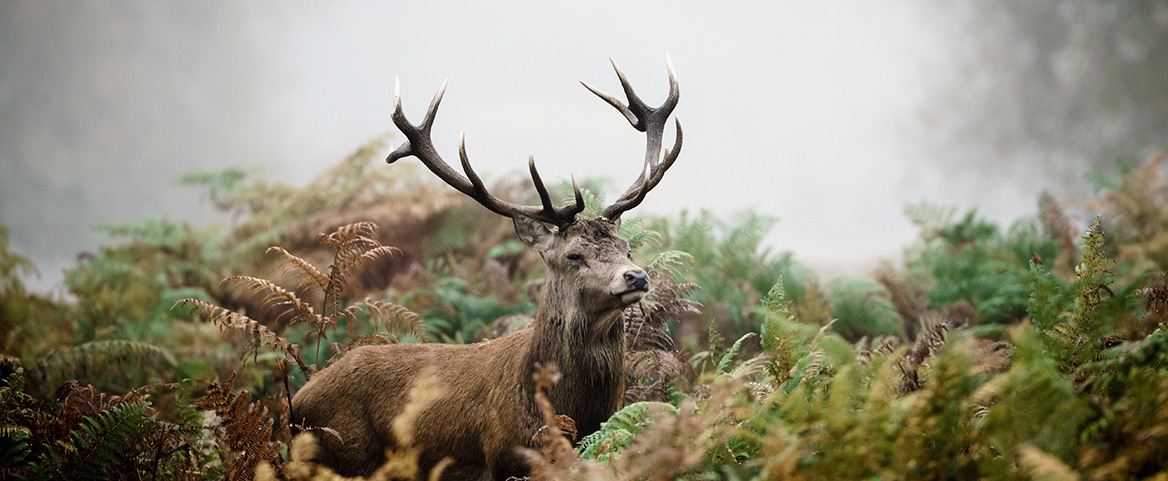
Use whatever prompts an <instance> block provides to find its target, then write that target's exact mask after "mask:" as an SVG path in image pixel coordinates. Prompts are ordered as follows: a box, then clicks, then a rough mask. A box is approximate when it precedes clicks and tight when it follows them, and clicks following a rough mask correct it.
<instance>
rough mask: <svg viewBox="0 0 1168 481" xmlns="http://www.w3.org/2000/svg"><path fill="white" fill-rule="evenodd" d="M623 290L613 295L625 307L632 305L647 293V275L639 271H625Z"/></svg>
mask: <svg viewBox="0 0 1168 481" xmlns="http://www.w3.org/2000/svg"><path fill="white" fill-rule="evenodd" d="M622 277H623V278H624V286H623V290H621V291H619V292H617V293H615V295H617V296H619V297H620V298H621V302H624V303H625V305H628V304H632V303H634V302H637V301H639V300H641V298H643V297H645V294H648V293H649V274H647V273H645V271H643V270H641V269H633V270H630V271H625V273H624V274H623V275H622Z"/></svg>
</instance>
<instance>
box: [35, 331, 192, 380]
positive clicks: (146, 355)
mask: <svg viewBox="0 0 1168 481" xmlns="http://www.w3.org/2000/svg"><path fill="white" fill-rule="evenodd" d="M126 359H137V360H140V361H146V360H149V359H155V360H161V361H163V362H164V364H165V365H166V366H173V365H175V359H174V355H173V354H171V353H170V351H168V350H166V349H164V348H161V347H158V346H155V345H153V344H149V343H145V342H139V341H126V340H121V339H115V340H103V341H90V342H87V343H84V344H80V345H77V346H71V347H67V348H65V349H61V350H54V351H50V352H49V353H48V354H46V355H45V356H44V357H42V358H41V359H39V360H38V361H37V362H36V371H37V373H39V374H40V375H41V376H47V375H49V374H50V373H53V374H57V373H65V372H85V371H88V370H89V369H91V367H93V366H103V365H104V366H110V365H116V364H118V363H120V362H122V361H123V360H126Z"/></svg>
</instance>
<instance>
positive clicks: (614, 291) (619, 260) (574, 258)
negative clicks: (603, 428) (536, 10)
mask: <svg viewBox="0 0 1168 481" xmlns="http://www.w3.org/2000/svg"><path fill="white" fill-rule="evenodd" d="M610 60H611V59H610ZM612 66H613V69H615V70H616V74H617V77H618V78H619V79H620V82H621V87H622V88H623V89H624V91H625V96H626V98H627V100H628V103H627V104H625V103H623V102H621V101H620V100H618V99H616V98H614V97H612V96H610V95H608V94H605V93H604V92H601V91H600V90H599V89H597V88H595V87H593V86H591V85H588V84H587V83H584V82H581V83H582V84H583V85H584V87H585V88H587V89H588V90H589V91H591V92H592V93H594V94H596V95H597V96H599V97H600V98H601V99H604V101H605V102H608V103H609V104H610V105H612V106H613V107H615V108H616V109H617V110H618V111H619V112H620V113H621V114H623V115H624V117H625V119H626V120H628V122H629V124H630V125H632V126H633V128H635V129H637V130H638V131H641V132H645V133H646V148H645V161H644V169H643V170H642V172H641V175H640V176H639V177H638V178H637V180H636V181H634V182H633V183H632V185H630V186H629V188H628V189H627V190H625V192H624V193H623V194H621V195H620V197H618V198H617V200H616V201H614V202H613V203H612V204H610V205H609V206H607V207H605V208H604V210H603V212H602V213H601V215H600V217H598V218H596V219H578V218H577V217H578V215H579V214H580V212H582V211H583V210H584V199H583V195H581V193H580V187H579V186H578V185H577V184H576V180H575V177H573V178H572V188H573V191H574V194H575V201H574V202H573V203H572V204H571V205H568V206H564V207H557V206H555V205H554V204H553V203H552V200H551V198H550V196H549V195H548V189H547V186H546V185H544V183H543V180H542V179H541V178H540V175H539V171H538V170H536V167H535V158H534V156H532V157H528V161H527V162H528V169H529V170H530V172H531V180H532V182H533V183H534V184H535V190H536V192H537V193H538V194H539V199H540V203H541V205H539V206H531V205H519V204H513V203H511V202H507V201H504V200H502V199H499V198H498V197H496V196H494V195H493V194H491V193H490V192H489V191H487V189H486V187H485V186H484V185H483V181H482V179H480V178H479V176H478V174H477V173H475V171H474V169H473V168H472V167H471V164H470V160H469V159H468V157H467V154H466V136H465V135H460V137H459V145H458V154H459V158H460V159H461V160H462V170H463V172H464V173H465V175H463V174H461V173H459V172H457V171H456V170H454V169H453V168H452V167H451V166H450V165H449V164H448V163H446V161H445V160H443V159H442V157H441V156H440V155H439V154H438V151H437V149H436V148H435V147H434V143H433V141H432V140H431V138H430V131H431V128H432V126H433V124H434V116H435V114H436V113H437V111H438V105H439V104H440V103H441V102H442V96H443V94H444V93H445V92H446V82H443V84H442V87H441V88H440V89H439V90H438V93H437V94H435V95H434V99H433V100H432V101H431V102H430V107H429V108H428V109H427V110H426V115H425V117H424V118H423V119H422V122H421V123H419V124H417V125H414V124H411V123H410V121H409V120H408V119H406V117H405V114H404V113H403V112H402V105H401V85H400V83H398V82H397V81H396V80H395V84H394V101H393V114H392V115H391V118H392V119H393V123H394V125H396V126H397V127H398V128H399V129H401V131H402V134H404V135H405V137H406V141H405V142H404V143H402V145H400V146H399V147H398V148H397V149H396V150H394V151H393V152H392V153H390V154H389V156H388V157H387V158H386V162H388V163H393V162H395V161H397V160H398V159H401V158H402V157H408V156H414V157H417V158H418V159H419V160H421V161H422V164H424V165H425V166H426V167H427V168H429V169H430V171H431V172H433V173H434V174H435V175H437V176H438V178H440V179H442V180H443V181H444V182H446V183H447V184H448V185H450V186H451V187H454V188H455V189H458V190H459V191H460V192H462V193H463V194H466V195H467V196H469V197H471V198H473V199H475V200H476V201H478V202H479V203H480V204H482V205H483V206H484V207H486V208H487V209H490V210H491V211H492V212H495V213H496V214H499V215H502V216H506V217H510V218H511V219H512V220H513V222H514V224H515V232H516V234H518V236H519V239H520V240H521V241H522V242H523V243H524V244H525V245H527V246H529V247H531V248H533V249H535V250H537V251H539V253H540V255H541V256H542V257H543V260H544V262H545V263H546V264H547V266H548V272H549V274H548V284H547V286H548V290H547V292H548V295H547V297H546V298H547V299H552V300H554V301H555V302H556V303H560V302H562V303H564V306H563V307H564V309H568V310H579V311H580V312H577V313H575V314H581V315H584V316H587V317H593V316H597V315H602V314H605V313H612V312H614V311H615V312H619V311H620V310H621V309H623V308H624V307H626V306H628V305H629V304H631V303H634V302H637V301H638V300H640V299H641V298H642V297H643V296H644V295H645V293H647V292H648V290H649V279H648V276H647V275H646V274H645V271H644V270H642V269H641V268H640V267H637V266H636V265H635V264H633V263H632V261H631V260H629V246H628V243H626V242H625V241H624V240H623V239H621V238H620V237H618V236H617V228H618V227H619V226H620V216H621V214H623V213H624V212H626V211H628V210H629V209H632V208H634V207H636V206H637V205H639V204H640V203H641V201H643V200H644V199H645V195H646V194H648V193H649V191H650V190H652V189H653V188H654V187H656V186H657V184H658V183H660V182H661V179H662V177H663V176H664V175H665V171H666V170H668V169H669V167H670V166H672V165H673V163H674V161H676V160H677V155H678V153H680V152H681V144H682V130H681V122H680V121H676V122H675V124H676V136H675V141H674V145H673V149H668V148H667V149H665V153H664V157H663V158H662V152H661V151H662V137H663V134H664V131H665V125H666V123H667V120H668V118H669V115H670V114H671V113H672V112H673V109H674V107H676V106H677V101H678V97H679V91H678V85H677V79H676V78H675V76H674V72H673V63H672V62H671V61H670V60H669V57H668V55H667V56H666V66H667V68H668V71H669V96H668V97H667V98H666V99H665V102H664V103H663V104H662V105H661V106H659V107H650V106H648V105H646V104H645V102H643V101H642V100H641V99H640V97H638V96H637V94H636V93H635V92H634V91H633V88H632V86H631V85H629V82H628V79H627V78H626V77H625V74H624V72H622V71H621V69H620V67H618V66H617V64H616V62H615V61H612ZM546 224H550V225H552V226H554V227H555V230H552V229H549V228H548V227H547V225H546ZM560 291H563V292H560ZM569 291H572V292H569ZM542 307H543V305H542V303H541V308H542ZM537 318H538V316H537Z"/></svg>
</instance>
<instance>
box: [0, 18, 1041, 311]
mask: <svg viewBox="0 0 1168 481" xmlns="http://www.w3.org/2000/svg"><path fill="white" fill-rule="evenodd" d="M497 3H498V2H472V1H466V2H440V1H426V2H355V1H330V2H310V1H291V2H228V1H198V2H178V1H149V2H147V1H142V2H117V1H109V2H98V1H94V2H65V1H45V0H15V1H14V0H2V1H0V61H2V62H3V68H2V70H0V162H2V163H0V166H2V167H0V169H2V170H0V189H2V190H0V220H2V221H3V222H5V223H7V224H8V225H9V227H10V230H11V235H12V248H13V249H14V250H15V251H16V252H18V253H21V254H23V255H26V256H29V257H32V258H33V259H34V260H35V261H36V262H37V264H38V266H39V268H40V271H41V280H40V281H39V282H33V285H34V286H40V287H42V288H43V287H45V286H46V284H52V283H55V282H57V281H58V280H59V279H60V271H61V270H62V269H63V268H66V267H69V266H71V265H73V264H74V263H75V256H76V255H77V253H78V252H80V251H83V250H93V249H95V248H96V246H97V245H98V243H99V242H100V240H101V239H102V236H101V235H100V234H97V233H94V232H93V231H92V230H91V227H92V226H93V225H96V224H110V223H121V222H128V221H133V220H136V219H140V218H142V217H144V216H157V217H166V218H170V219H174V220H189V221H192V222H197V223H207V222H210V221H212V220H214V219H216V217H214V216H213V215H212V212H211V208H210V207H209V206H208V205H207V204H206V203H205V202H200V200H199V194H200V193H199V192H198V191H197V190H195V189H192V188H185V187H178V186H176V185H175V184H174V179H175V178H177V177H178V176H180V175H181V174H183V173H185V172H188V171H191V170H195V169H222V168H226V167H245V168H252V167H258V168H262V169H264V172H266V174H265V175H268V176H270V177H271V178H274V179H279V180H285V181H292V182H304V181H306V180H308V179H310V178H311V177H313V176H314V175H316V174H317V173H319V172H321V171H322V170H323V169H325V168H326V167H327V166H329V165H332V164H333V163H335V162H337V161H339V160H340V159H342V158H344V157H345V156H346V155H347V154H348V153H349V152H351V151H352V150H353V149H355V148H356V147H358V146H359V145H361V144H362V143H364V142H366V141H368V140H369V139H372V138H374V137H376V136H378V135H381V134H384V133H387V132H393V131H394V128H393V125H392V124H391V123H390V121H389V118H388V114H389V112H390V110H391V108H392V94H393V81H394V77H395V76H396V77H399V78H400V79H401V84H402V97H403V102H404V104H405V108H406V113H407V115H409V116H410V117H411V118H412V119H415V120H416V119H418V118H420V116H421V114H422V112H423V111H424V109H425V107H426V105H427V104H428V102H429V100H430V98H431V96H432V95H433V94H434V92H435V91H436V90H437V88H438V87H439V86H440V85H441V83H442V81H443V79H447V78H448V79H449V81H450V85H449V88H448V90H447V94H446V97H445V100H444V101H443V104H442V108H441V110H440V111H439V114H438V120H437V124H436V126H435V129H434V140H435V143H436V145H437V146H438V147H439V149H440V150H441V151H443V152H444V153H445V154H446V155H447V156H448V158H454V157H456V148H457V142H458V134H459V132H460V131H465V132H466V138H467V147H468V151H469V153H470V157H471V159H472V161H473V163H474V164H475V165H476V168H477V169H478V170H479V171H480V172H484V173H486V174H487V175H488V177H491V176H494V177H498V176H500V175H504V174H507V173H510V172H512V171H516V170H520V169H522V168H524V167H525V164H526V158H527V155H528V153H529V152H534V155H535V158H536V160H537V161H538V162H539V165H540V171H541V173H543V175H544V176H545V178H559V177H567V176H569V175H570V174H575V175H576V176H577V177H581V178H584V177H608V178H612V179H614V182H613V183H612V185H611V188H612V191H613V192H612V194H615V193H616V192H617V191H618V190H619V189H623V188H624V187H625V186H626V185H627V184H628V183H629V182H630V181H631V180H632V179H633V178H635V177H636V175H637V174H638V173H639V171H640V168H641V165H640V162H641V160H642V158H643V148H644V143H643V142H644V140H643V135H642V134H640V133H638V132H635V131H634V130H633V129H632V128H630V127H629V126H628V124H627V123H626V122H625V121H624V120H623V118H622V117H621V116H620V115H619V114H618V113H617V112H616V111H615V110H613V109H612V108H611V107H609V106H608V105H606V104H604V103H603V102H602V101H600V100H599V99H597V98H595V97H594V96H593V95H592V94H590V93H588V92H587V91H586V90H585V89H584V88H583V87H581V86H580V85H579V83H578V80H585V81H587V82H589V83H590V84H592V85H595V86H597V87H599V88H601V89H603V90H605V91H607V92H609V93H612V94H619V92H620V89H619V84H618V82H617V80H616V77H615V75H614V74H613V73H612V70H611V67H610V66H609V64H608V57H612V58H614V59H615V60H616V61H617V62H618V63H619V64H620V65H621V67H622V68H623V69H624V70H625V72H626V73H627V74H628V75H629V78H630V80H631V82H632V83H633V85H634V86H635V87H636V88H637V91H638V93H640V94H641V96H642V97H643V98H645V99H646V101H647V102H649V103H650V104H653V105H656V104H657V103H659V102H660V101H661V100H662V99H663V98H664V96H665V94H666V92H667V84H666V73H665V52H666V51H668V52H669V55H670V56H671V57H672V59H673V64H674V65H675V67H676V70H677V75H678V79H679V81H680V83H681V102H680V105H679V106H678V108H677V110H676V114H677V115H678V116H679V117H680V119H681V120H682V123H683V125H684V127H685V132H686V140H685V148H684V151H683V153H682V155H681V157H680V160H679V161H678V163H677V165H675V166H674V167H673V169H672V170H671V171H670V172H669V174H668V175H667V176H666V178H665V180H664V181H663V182H662V184H661V185H660V186H659V187H658V188H657V189H656V190H655V191H654V192H653V193H652V194H651V195H650V197H649V198H648V200H646V201H645V203H644V204H642V206H641V207H640V208H639V212H649V213H658V214H672V213H676V212H679V211H680V210H681V209H682V208H690V209H699V208H711V209H713V210H714V211H715V212H716V213H718V214H720V215H730V214H733V213H735V212H741V211H744V210H754V211H756V212H759V213H764V214H768V215H772V216H776V217H778V218H779V219H780V221H779V223H778V225H777V227H776V228H775V230H774V231H773V232H772V235H771V236H770V238H769V243H770V245H772V246H774V247H775V248H776V249H779V250H792V251H794V252H795V253H796V258H797V259H799V260H800V261H802V262H804V263H805V264H807V265H809V266H811V267H813V268H816V269H819V270H822V271H823V272H825V273H828V275H830V274H831V273H839V272H863V271H864V270H866V269H868V268H870V267H871V266H873V265H874V264H875V262H876V261H877V260H879V259H882V258H887V259H891V258H896V257H897V256H898V255H899V252H900V249H901V248H902V247H904V246H906V245H907V244H908V243H909V242H911V241H912V239H913V238H914V236H915V231H914V230H913V228H912V227H911V225H910V223H909V222H908V221H907V220H906V219H905V217H904V215H903V214H902V209H903V207H904V205H905V204H907V203H912V202H917V201H919V200H922V199H928V200H930V201H934V202H937V203H941V204H954V205H957V206H959V207H960V208H961V209H962V210H964V209H965V208H968V207H974V206H977V207H979V208H980V210H981V212H983V213H984V214H986V215H987V216H989V217H990V218H992V219H996V220H1002V221H1008V220H1012V219H1014V218H1016V217H1018V216H1020V215H1025V214H1029V213H1032V212H1033V211H1034V207H1033V206H1034V205H1035V199H1036V198H1037V195H1038V193H1039V192H1040V191H1041V190H1042V189H1044V188H1045V189H1054V190H1056V191H1058V186H1051V185H1046V183H1047V182H1049V181H1048V180H1047V179H1045V178H1043V177H1042V176H1026V177H1019V178H1011V179H1009V180H1011V182H1010V183H1009V185H1008V186H1003V185H1001V183H1000V181H1001V180H1003V179H1001V177H1002V176H1004V175H1006V174H1005V173H1003V172H1002V171H999V170H997V169H994V168H987V169H984V170H983V171H982V172H981V173H980V174H977V177H976V178H971V176H970V175H967V174H963V175H960V176H957V175H948V174H946V172H943V171H940V170H939V168H935V167H931V164H930V162H929V159H927V158H922V156H923V154H922V150H921V149H919V148H918V146H919V144H921V139H922V138H923V137H927V136H928V135H930V130H929V125H928V123H926V122H923V121H922V120H921V119H922V116H921V115H920V112H921V108H922V102H924V101H926V98H925V96H924V95H923V93H924V92H927V91H929V85H930V82H935V81H937V79H938V78H940V77H943V75H942V74H943V73H944V71H945V68H946V65H947V64H946V56H947V52H946V51H945V50H944V48H942V47H941V46H940V45H942V42H940V41H939V40H938V32H939V31H942V30H941V29H945V28H950V27H951V26H952V22H948V21H947V20H946V19H945V18H939V14H938V12H936V11H930V10H929V9H928V8H927V7H926V6H922V4H923V3H925V2H913V1H896V0H893V1H883V2H845V1H817V2H794V1H782V2H750V3H747V2H724V3H720V4H718V5H717V6H716V7H715V6H714V4H713V3H711V2H692V1H689V2H680V1H670V2H665V1H657V2H613V1H603V2H588V3H582V2H574V3H567V2H541V1H533V2H506V6H500V5H498V4H497ZM960 114H961V113H960V112H953V115H960ZM671 135H672V134H671V133H667V139H666V142H667V145H669V144H671V143H672V139H671ZM394 143H395V144H396V141H395V142H394ZM407 162H414V160H407ZM384 168H387V169H389V168H392V167H389V166H386V167H384ZM987 185H996V186H997V187H995V188H994V189H987V188H986V186H987Z"/></svg>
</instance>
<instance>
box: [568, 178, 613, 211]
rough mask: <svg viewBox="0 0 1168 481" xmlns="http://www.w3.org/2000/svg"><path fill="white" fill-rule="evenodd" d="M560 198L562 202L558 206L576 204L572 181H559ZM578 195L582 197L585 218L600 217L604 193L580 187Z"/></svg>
mask: <svg viewBox="0 0 1168 481" xmlns="http://www.w3.org/2000/svg"><path fill="white" fill-rule="evenodd" d="M559 190H560V196H561V197H562V199H563V200H561V201H560V205H561V206H563V207H567V206H569V205H572V204H573V203H575V202H576V193H575V190H574V189H573V188H572V181H571V180H570V179H560V185H559ZM580 195H581V196H582V197H584V212H582V214H583V215H584V216H585V217H600V214H601V212H602V211H603V210H604V204H605V202H604V192H598V191H594V190H592V189H589V188H588V187H584V186H581V187H580Z"/></svg>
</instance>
